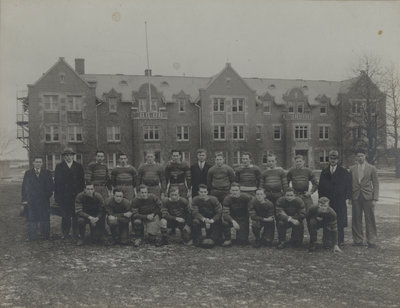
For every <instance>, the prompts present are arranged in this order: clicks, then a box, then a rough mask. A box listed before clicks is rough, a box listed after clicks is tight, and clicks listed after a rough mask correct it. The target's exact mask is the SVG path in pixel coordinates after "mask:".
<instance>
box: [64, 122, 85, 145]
mask: <svg viewBox="0 0 400 308" xmlns="http://www.w3.org/2000/svg"><path fill="white" fill-rule="evenodd" d="M71 130H73V132H72V133H71ZM79 131H80V132H79ZM67 133H68V138H67V139H68V143H82V142H83V127H82V126H80V125H69V126H68V128H67ZM71 135H73V136H74V139H71V138H70V137H71ZM78 135H81V139H80V140H78Z"/></svg>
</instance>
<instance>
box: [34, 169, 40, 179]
mask: <svg viewBox="0 0 400 308" xmlns="http://www.w3.org/2000/svg"><path fill="white" fill-rule="evenodd" d="M39 173H40V172H39V170H38V169H35V174H36V177H37V178H38V177H39Z"/></svg>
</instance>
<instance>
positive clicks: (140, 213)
mask: <svg viewBox="0 0 400 308" xmlns="http://www.w3.org/2000/svg"><path fill="white" fill-rule="evenodd" d="M132 213H133V217H134V218H140V219H146V217H147V215H149V214H155V215H161V202H160V200H159V199H158V198H157V197H156V196H155V195H153V194H149V195H148V198H147V199H141V198H135V199H133V201H132Z"/></svg>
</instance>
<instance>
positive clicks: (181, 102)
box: [178, 98, 186, 112]
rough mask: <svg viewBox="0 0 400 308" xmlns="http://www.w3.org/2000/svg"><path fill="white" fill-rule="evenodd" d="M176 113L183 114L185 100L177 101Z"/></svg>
mask: <svg viewBox="0 0 400 308" xmlns="http://www.w3.org/2000/svg"><path fill="white" fill-rule="evenodd" d="M178 111H179V112H185V111H186V100H185V99H184V98H179V99H178Z"/></svg>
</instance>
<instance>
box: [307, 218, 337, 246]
mask: <svg viewBox="0 0 400 308" xmlns="http://www.w3.org/2000/svg"><path fill="white" fill-rule="evenodd" d="M309 227H310V244H314V243H315V242H316V241H317V237H318V229H321V228H323V234H322V243H323V245H324V246H328V247H333V246H334V245H336V244H337V242H338V240H337V238H338V232H337V225H336V224H327V223H324V222H323V221H320V220H318V219H316V218H311V219H310V222H309Z"/></svg>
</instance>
